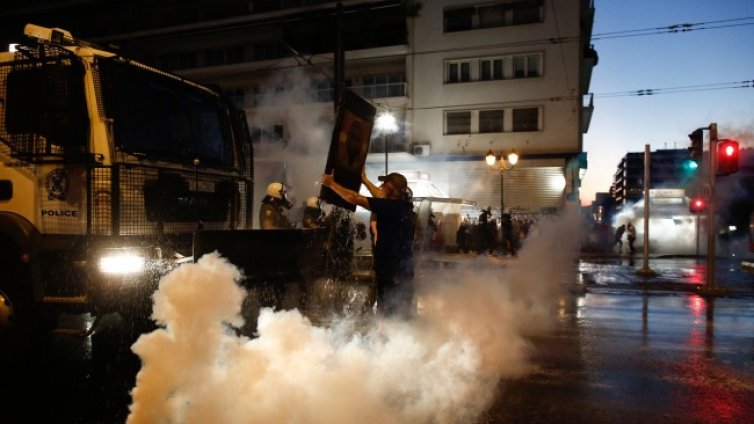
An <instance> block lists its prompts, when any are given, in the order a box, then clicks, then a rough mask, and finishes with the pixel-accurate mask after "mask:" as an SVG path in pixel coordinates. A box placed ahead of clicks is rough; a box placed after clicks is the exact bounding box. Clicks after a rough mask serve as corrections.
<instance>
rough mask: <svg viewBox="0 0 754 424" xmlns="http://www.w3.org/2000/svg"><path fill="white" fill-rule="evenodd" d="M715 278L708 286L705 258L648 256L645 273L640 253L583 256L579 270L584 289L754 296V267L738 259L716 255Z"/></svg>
mask: <svg viewBox="0 0 754 424" xmlns="http://www.w3.org/2000/svg"><path fill="white" fill-rule="evenodd" d="M715 262H716V264H715V265H716V266H715V268H716V269H715V278H714V279H713V280H712V285H711V286H708V285H707V273H706V269H707V258H706V257H695V256H690V257H684V256H674V257H650V258H648V260H647V266H648V269H649V271H651V272H650V273H648V275H645V273H644V272H641V271H643V270H644V258H643V256H642V255H634V256H633V257H631V256H628V255H623V256H619V255H615V254H610V255H594V254H586V255H582V257H581V259H580V261H579V272H580V274H581V278H582V283H583V284H584V285H585V287H586V289H587V290H589V289H600V288H612V289H618V288H623V289H638V290H653V291H682V292H688V293H699V294H703V295H708V294H712V295H714V296H726V297H747V298H749V297H751V298H754V269H753V268H752V267H750V266H748V265H747V261H746V260H743V259H740V258H716V260H715Z"/></svg>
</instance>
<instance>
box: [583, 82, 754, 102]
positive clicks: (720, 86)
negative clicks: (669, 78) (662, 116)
mask: <svg viewBox="0 0 754 424" xmlns="http://www.w3.org/2000/svg"><path fill="white" fill-rule="evenodd" d="M732 88H754V80H745V81H732V82H720V83H711V84H698V85H685V86H678V87H665V88H643V89H639V90H630V91H615V92H611V93H595V94H594V97H599V98H607V97H629V96H654V95H658V94H673V93H689V92H693V91H713V90H728V89H732Z"/></svg>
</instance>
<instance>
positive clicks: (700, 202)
mask: <svg viewBox="0 0 754 424" xmlns="http://www.w3.org/2000/svg"><path fill="white" fill-rule="evenodd" d="M706 211H707V201H706V200H705V199H704V198H702V197H694V198H692V199H691V201H690V202H689V212H691V213H693V214H703V213H705V212H706Z"/></svg>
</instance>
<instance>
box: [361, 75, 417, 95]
mask: <svg viewBox="0 0 754 424" xmlns="http://www.w3.org/2000/svg"><path fill="white" fill-rule="evenodd" d="M362 82H363V84H364V85H363V86H362V87H356V88H360V89H361V90H360V91H361V93H362V94H363V96H364V97H366V98H367V99H378V98H385V97H401V96H405V95H406V83H405V82H406V77H405V75H404V74H390V75H374V76H369V77H364V78H363V79H362ZM357 91H359V90H357Z"/></svg>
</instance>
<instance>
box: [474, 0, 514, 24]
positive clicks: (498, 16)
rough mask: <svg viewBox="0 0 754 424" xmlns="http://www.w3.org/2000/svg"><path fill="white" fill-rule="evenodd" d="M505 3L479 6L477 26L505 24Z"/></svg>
mask: <svg viewBox="0 0 754 424" xmlns="http://www.w3.org/2000/svg"><path fill="white" fill-rule="evenodd" d="M506 6H507V5H502V4H497V5H492V6H480V7H479V8H478V9H477V12H478V13H479V28H495V27H501V26H505V9H506Z"/></svg>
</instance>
